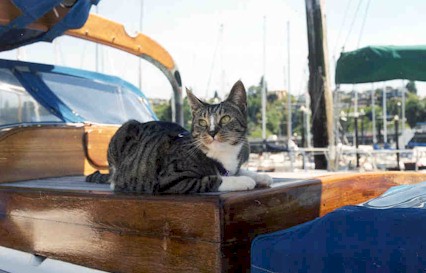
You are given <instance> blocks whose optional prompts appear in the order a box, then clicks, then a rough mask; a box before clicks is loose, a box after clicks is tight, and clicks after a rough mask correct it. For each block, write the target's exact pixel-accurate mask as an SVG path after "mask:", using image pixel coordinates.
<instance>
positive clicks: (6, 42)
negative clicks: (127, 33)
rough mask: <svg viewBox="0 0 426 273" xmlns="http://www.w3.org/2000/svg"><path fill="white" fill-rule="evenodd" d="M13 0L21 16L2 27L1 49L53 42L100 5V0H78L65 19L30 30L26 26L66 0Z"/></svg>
mask: <svg viewBox="0 0 426 273" xmlns="http://www.w3.org/2000/svg"><path fill="white" fill-rule="evenodd" d="M12 2H13V4H14V5H15V6H16V7H17V8H18V9H19V10H20V11H21V15H20V16H18V17H17V18H15V19H14V20H12V21H11V22H10V23H9V24H8V25H5V26H0V51H4V50H10V49H14V48H17V47H20V46H23V45H27V44H31V43H34V42H38V41H45V42H51V41H53V39H55V38H56V37H58V36H60V35H62V34H63V33H64V32H65V31H67V30H68V29H76V28H81V27H82V26H83V25H84V23H85V22H86V20H87V18H88V16H89V11H90V8H91V6H92V5H97V4H98V2H99V0H76V2H75V3H74V5H73V6H72V7H71V8H70V9H69V11H68V13H67V14H66V15H65V16H64V17H63V18H62V20H61V21H59V22H58V23H57V24H56V25H54V26H53V27H51V28H50V29H49V30H48V31H47V32H43V31H38V30H32V29H28V28H27V26H28V25H29V24H31V23H33V22H35V21H37V20H38V19H39V18H41V17H42V16H43V15H45V14H46V13H48V12H50V11H51V10H52V9H53V8H55V7H57V6H58V5H60V4H61V3H62V2H66V1H64V0H12ZM68 2H69V1H68Z"/></svg>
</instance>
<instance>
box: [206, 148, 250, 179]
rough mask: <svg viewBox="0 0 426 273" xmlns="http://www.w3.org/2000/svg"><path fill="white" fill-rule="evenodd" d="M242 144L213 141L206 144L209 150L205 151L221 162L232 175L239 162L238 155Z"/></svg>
mask: <svg viewBox="0 0 426 273" xmlns="http://www.w3.org/2000/svg"><path fill="white" fill-rule="evenodd" d="M242 146H243V144H242V143H241V144H238V145H231V144H228V143H219V142H214V143H212V144H210V145H209V146H208V148H209V151H208V152H207V156H208V157H210V158H213V159H216V160H217V161H219V162H220V163H222V165H223V167H224V168H225V169H226V170H227V171H228V172H229V174H230V175H234V174H235V173H236V172H237V168H238V163H239V160H238V155H239V153H240V151H241V147H242Z"/></svg>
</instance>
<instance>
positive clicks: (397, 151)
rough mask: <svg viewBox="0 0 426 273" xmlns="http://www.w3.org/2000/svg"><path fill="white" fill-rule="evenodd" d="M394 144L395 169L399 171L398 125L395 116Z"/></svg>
mask: <svg viewBox="0 0 426 273" xmlns="http://www.w3.org/2000/svg"><path fill="white" fill-rule="evenodd" d="M394 121H395V143H396V164H397V165H396V168H397V170H399V141H398V127H399V126H398V125H399V117H398V115H396V116H395V119H394Z"/></svg>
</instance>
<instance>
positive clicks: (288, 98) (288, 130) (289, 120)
mask: <svg viewBox="0 0 426 273" xmlns="http://www.w3.org/2000/svg"><path fill="white" fill-rule="evenodd" d="M287 62H288V63H287V142H288V143H287V144H288V147H290V141H291V135H292V133H293V132H292V128H291V127H292V126H291V95H290V89H291V84H290V80H291V76H290V21H287Z"/></svg>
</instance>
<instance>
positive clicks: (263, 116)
mask: <svg viewBox="0 0 426 273" xmlns="http://www.w3.org/2000/svg"><path fill="white" fill-rule="evenodd" d="M265 74H266V16H263V81H262V139H263V141H266V75H265Z"/></svg>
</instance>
